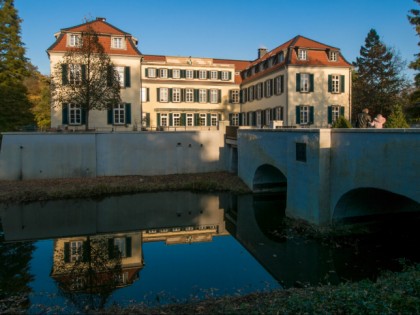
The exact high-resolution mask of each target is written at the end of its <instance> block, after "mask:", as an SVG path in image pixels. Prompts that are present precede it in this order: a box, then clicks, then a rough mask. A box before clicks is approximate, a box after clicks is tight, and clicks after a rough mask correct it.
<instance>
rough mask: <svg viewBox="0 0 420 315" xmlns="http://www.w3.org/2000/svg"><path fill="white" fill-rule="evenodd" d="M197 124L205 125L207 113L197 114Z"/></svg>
mask: <svg viewBox="0 0 420 315" xmlns="http://www.w3.org/2000/svg"><path fill="white" fill-rule="evenodd" d="M198 122H199V124H200V126H206V123H207V115H206V114H200V115H199V121H198Z"/></svg>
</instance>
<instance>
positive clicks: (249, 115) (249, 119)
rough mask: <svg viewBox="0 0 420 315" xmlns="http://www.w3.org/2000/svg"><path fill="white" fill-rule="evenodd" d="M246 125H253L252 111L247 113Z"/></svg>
mask: <svg viewBox="0 0 420 315" xmlns="http://www.w3.org/2000/svg"><path fill="white" fill-rule="evenodd" d="M248 125H249V126H254V125H255V123H254V114H253V113H252V112H249V113H248Z"/></svg>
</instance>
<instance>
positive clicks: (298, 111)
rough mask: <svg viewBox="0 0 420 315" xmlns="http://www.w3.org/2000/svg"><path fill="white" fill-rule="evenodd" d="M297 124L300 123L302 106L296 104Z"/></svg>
mask: <svg viewBox="0 0 420 315" xmlns="http://www.w3.org/2000/svg"><path fill="white" fill-rule="evenodd" d="M296 124H297V125H299V124H300V106H296Z"/></svg>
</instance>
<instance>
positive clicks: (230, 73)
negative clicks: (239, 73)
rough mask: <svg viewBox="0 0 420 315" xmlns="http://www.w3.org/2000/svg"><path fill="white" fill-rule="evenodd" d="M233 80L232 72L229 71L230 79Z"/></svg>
mask: <svg viewBox="0 0 420 315" xmlns="http://www.w3.org/2000/svg"><path fill="white" fill-rule="evenodd" d="M230 80H232V72H230V71H229V81H230Z"/></svg>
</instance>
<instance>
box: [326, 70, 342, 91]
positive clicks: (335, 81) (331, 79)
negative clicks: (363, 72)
mask: <svg viewBox="0 0 420 315" xmlns="http://www.w3.org/2000/svg"><path fill="white" fill-rule="evenodd" d="M344 84H345V76H344V75H337V74H330V75H328V92H330V93H344V90H345V86H344Z"/></svg>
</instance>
